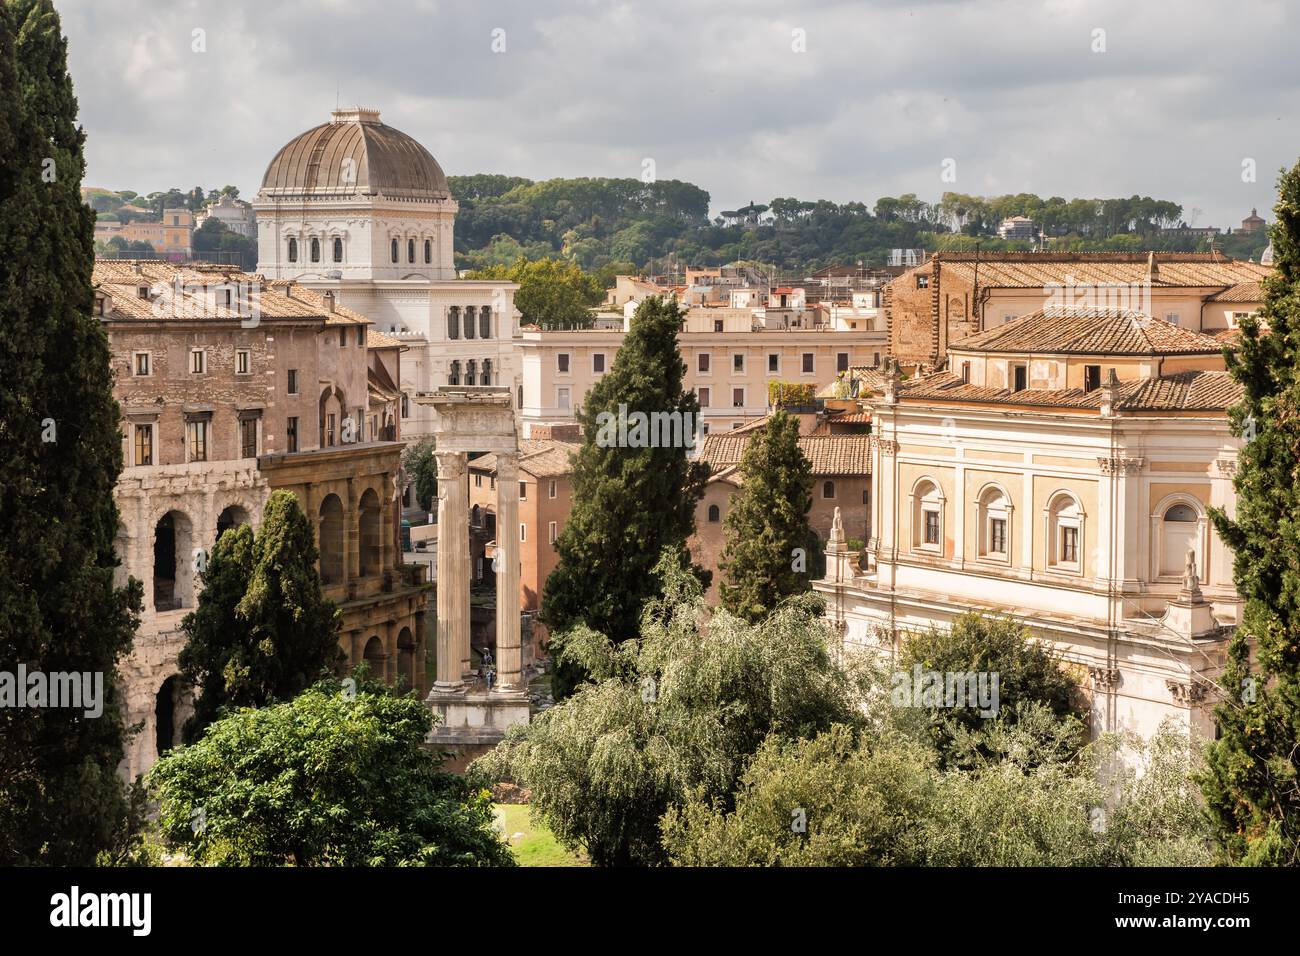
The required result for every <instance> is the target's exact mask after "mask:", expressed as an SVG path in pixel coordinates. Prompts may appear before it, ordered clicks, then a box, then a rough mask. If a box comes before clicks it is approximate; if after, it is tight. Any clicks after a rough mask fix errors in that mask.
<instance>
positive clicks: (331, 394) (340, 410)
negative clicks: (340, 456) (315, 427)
mask: <svg viewBox="0 0 1300 956" xmlns="http://www.w3.org/2000/svg"><path fill="white" fill-rule="evenodd" d="M346 417H347V402H346V401H345V400H344V398H343V393H342V392H341V391H339V390H338V389H337V388H326V389H325V390H324V391H322V392H321V393H320V447H321V448H329V447H332V446H334V445H337V444H339V443H340V439H341V436H342V428H343V419H344V418H346Z"/></svg>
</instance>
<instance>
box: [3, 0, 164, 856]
mask: <svg viewBox="0 0 1300 956" xmlns="http://www.w3.org/2000/svg"><path fill="white" fill-rule="evenodd" d="M84 142H85V134H84V133H83V131H82V130H81V128H80V127H78V126H77V103H76V99H75V97H74V96H73V92H72V81H71V80H70V78H69V77H68V72H67V44H66V43H65V41H64V39H63V37H62V35H61V30H60V23H59V17H58V14H57V13H56V12H55V10H54V5H53V4H52V3H51V2H49V0H3V2H0V156H3V157H4V159H3V162H0V368H3V370H4V371H3V386H0V444H2V445H3V447H4V454H3V455H0V487H3V488H4V494H3V495H0V670H3V671H7V672H10V673H13V672H15V671H16V668H17V667H18V666H19V665H20V664H21V665H25V666H26V667H27V669H28V670H29V671H42V672H45V673H47V674H52V673H70V672H76V673H79V674H90V675H102V679H103V691H102V706H103V712H102V714H101V715H99V716H98V717H94V718H88V717H86V716H84V711H83V710H82V709H74V708H70V707H59V708H54V707H37V708H16V707H4V708H0V864H6V865H14V864H53V865H86V864H89V863H93V862H94V860H95V857H96V855H97V854H98V853H99V852H100V851H113V850H114V849H115V848H118V847H120V846H121V844H122V840H123V838H124V836H125V835H126V834H127V832H128V831H129V817H130V814H129V807H128V802H127V796H126V791H125V788H124V786H123V784H122V782H121V781H120V779H119V778H118V775H117V767H118V764H119V762H120V761H121V760H122V754H123V744H124V737H125V734H126V730H125V726H124V715H123V710H124V702H123V699H122V692H121V685H120V678H119V675H118V672H117V662H118V660H119V659H120V658H121V657H122V656H123V655H125V654H127V653H129V651H130V649H131V638H132V635H133V634H134V632H135V628H136V625H137V622H138V617H137V615H138V611H139V608H140V602H141V594H142V589H141V587H140V585H139V583H138V582H135V581H131V582H130V583H129V584H127V585H126V586H116V585H115V581H114V571H115V568H116V567H117V564H118V562H117V559H116V557H115V556H114V553H113V539H114V535H115V533H116V531H117V529H118V524H119V521H118V513H117V509H116V507H115V506H114V504H113V485H114V483H115V482H116V480H117V477H118V474H119V473H120V471H121V469H122V451H121V436H120V433H119V431H118V423H119V410H118V406H117V403H116V402H115V401H114V399H113V382H112V373H111V369H110V356H109V348H108V339H107V336H106V334H105V332H104V330H103V328H102V327H101V326H100V324H99V323H98V322H97V321H96V320H95V319H94V318H93V317H92V311H93V304H94V295H93V291H92V287H91V267H92V262H93V253H92V242H93V230H94V219H95V214H94V212H93V211H92V210H91V209H90V207H89V206H87V205H85V204H84V203H83V202H82V200H81V179H82V174H83V172H84V169H85V161H84V159H83V153H82V149H83V145H84Z"/></svg>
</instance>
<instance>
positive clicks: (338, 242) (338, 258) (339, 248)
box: [334, 239, 343, 262]
mask: <svg viewBox="0 0 1300 956" xmlns="http://www.w3.org/2000/svg"><path fill="white" fill-rule="evenodd" d="M334 261H335V262H342V261H343V240H342V239H335V240H334Z"/></svg>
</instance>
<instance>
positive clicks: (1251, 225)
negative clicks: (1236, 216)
mask: <svg viewBox="0 0 1300 956" xmlns="http://www.w3.org/2000/svg"><path fill="white" fill-rule="evenodd" d="M1267 225H1268V223H1267V222H1265V221H1264V220H1263V219H1262V218H1260V216H1259V215H1258V214H1256V212H1255V210H1254V209H1252V210H1251V211H1250V215H1249V216H1247V217H1246V218H1245V219H1243V220H1241V231H1242V232H1259V231H1260V230H1261V229H1263V228H1264V227H1265V226H1267Z"/></svg>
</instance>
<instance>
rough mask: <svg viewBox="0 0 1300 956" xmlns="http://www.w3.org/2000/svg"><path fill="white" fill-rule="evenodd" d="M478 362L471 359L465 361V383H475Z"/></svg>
mask: <svg viewBox="0 0 1300 956" xmlns="http://www.w3.org/2000/svg"><path fill="white" fill-rule="evenodd" d="M477 373H478V363H477V362H475V361H474V360H473V359H469V360H468V361H466V362H465V384H466V385H477V384H478V382H477Z"/></svg>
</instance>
